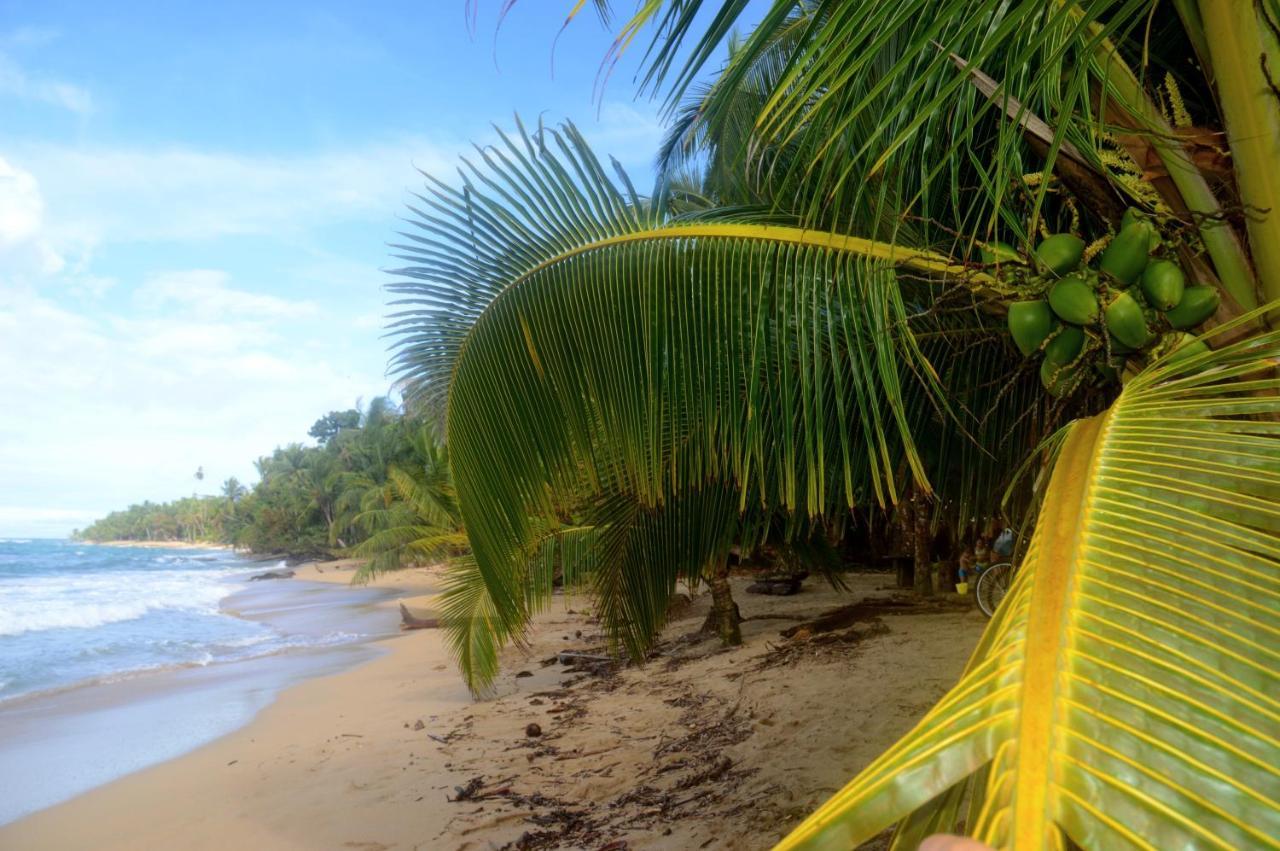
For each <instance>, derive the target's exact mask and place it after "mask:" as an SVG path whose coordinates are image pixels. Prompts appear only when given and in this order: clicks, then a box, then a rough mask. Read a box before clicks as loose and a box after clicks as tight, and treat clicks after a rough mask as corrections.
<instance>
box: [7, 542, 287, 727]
mask: <svg viewBox="0 0 1280 851" xmlns="http://www.w3.org/2000/svg"><path fill="white" fill-rule="evenodd" d="M253 567H255V565H252V564H248V563H247V562H245V561H244V560H243V559H240V558H237V557H236V556H235V555H234V554H233V553H231V552H228V551H219V550H188V549H144V548H132V547H105V546H94V545H90V544H80V543H76V542H73V541H48V540H25V539H0V701H5V700H8V699H12V698H14V697H17V696H19V695H23V694H30V693H32V692H37V691H45V690H48V689H56V688H60V687H65V686H69V685H73V684H77V683H83V682H85V681H88V680H104V679H111V678H114V677H119V676H124V675H128V674H132V673H137V672H140V671H146V670H154V669H158V668H166V667H178V666H184V665H207V664H210V663H212V662H218V661H228V660H232V659H238V658H247V657H250V656H256V655H262V654H264V653H272V652H275V651H277V650H279V649H281V648H282V647H283V646H286V645H288V644H290V643H291V642H296V641H297V639H296V638H295V637H292V636H288V635H285V634H283V633H282V632H280V631H279V630H276V629H273V628H272V627H270V626H268V625H266V624H262V623H256V622H253V621H249V620H244V619H241V618H238V617H233V616H232V615H230V614H228V613H226V612H224V611H222V610H221V609H220V607H219V604H220V603H221V601H222V600H223V599H224V598H226V597H228V596H230V595H231V594H232V593H233V592H235V591H237V590H239V588H240V587H241V582H242V581H243V578H244V577H245V574H246V571H249V570H250V569H252V568H253Z"/></svg>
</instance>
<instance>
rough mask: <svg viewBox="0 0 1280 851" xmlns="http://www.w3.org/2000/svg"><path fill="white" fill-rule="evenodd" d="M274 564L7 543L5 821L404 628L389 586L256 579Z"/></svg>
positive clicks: (1, 781)
mask: <svg viewBox="0 0 1280 851" xmlns="http://www.w3.org/2000/svg"><path fill="white" fill-rule="evenodd" d="M276 567H278V565H277V564H274V563H271V562H266V563H262V562H251V561H248V560H245V559H243V558H240V557H238V556H236V555H235V554H233V553H230V552H227V551H220V550H188V549H142V548H122V547H103V546H93V545H88V544H78V543H75V542H71V541H42V540H14V539H8V540H0V824H4V823H6V822H9V821H12V820H14V819H17V818H20V817H22V816H23V815H25V814H27V813H30V812H34V811H36V810H38V809H42V808H44V807H48V806H51V805H52V804H55V803H58V802H59V801H63V800H66V799H67V798H70V797H72V796H74V795H76V794H79V793H80V792H83V791H86V790H88V789H92V788H93V787H94V786H98V785H101V784H103V783H106V782H109V781H110V780H113V779H115V778H117V777H121V776H123V775H125V774H128V773H130V772H133V771H137V770H139V769H142V768H145V767H147V766H149V765H154V764H156V763H157V762H161V761H164V760H167V759H172V758H173V757H176V756H179V755H181V754H182V753H185V752H187V751H189V750H191V749H193V748H195V747H198V746H199V745H201V744H204V743H205V742H208V741H211V740H212V739H215V738H217V737H219V736H222V735H225V734H227V733H229V732H231V731H233V730H235V729H236V728H238V727H240V726H242V725H244V724H246V723H248V721H249V720H251V719H252V718H253V716H254V715H255V714H256V713H257V712H258V711H259V710H261V709H262V708H263V707H265V706H266V705H267V704H268V703H270V702H271V701H272V700H273V699H274V697H275V695H276V694H277V693H278V692H279V690H280V689H282V688H284V687H286V686H288V685H290V684H292V683H295V682H298V681H300V680H303V679H306V678H309V677H314V676H322V675H325V674H329V673H333V672H336V671H340V670H343V669H345V668H348V667H351V666H352V665H356V664H359V663H360V662H363V661H366V660H368V659H369V658H371V657H372V656H373V655H374V654H375V651H374V650H373V649H372V648H371V647H369V646H367V645H366V644H365V642H368V641H370V640H372V639H375V638H380V637H384V636H387V635H390V634H393V633H395V632H396V631H397V621H398V617H397V616H396V614H395V613H394V611H389V610H387V609H384V608H382V607H379V606H377V605H376V604H377V603H379V602H380V601H383V600H385V599H387V597H388V596H389V594H388V593H387V592H385V591H378V590H371V589H361V588H354V589H353V588H349V587H346V586H343V585H330V584H322V583H317V582H303V581H300V580H297V579H288V580H272V581H268V582H249V581H248V578H249V577H250V576H251V575H253V574H254V573H257V572H261V571H264V570H267V569H274V568H276ZM18 778H21V780H20V782H15V781H16V780H17V779H18Z"/></svg>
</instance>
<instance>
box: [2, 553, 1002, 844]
mask: <svg viewBox="0 0 1280 851" xmlns="http://www.w3.org/2000/svg"><path fill="white" fill-rule="evenodd" d="M297 570H298V574H297V577H298V578H301V579H306V580H312V581H321V582H330V583H348V582H349V580H350V576H351V570H352V568H351V567H350V565H349V564H348V565H345V566H344V564H343V563H342V562H338V563H333V562H330V563H323V564H319V565H316V564H308V565H303V566H300V567H299V568H297ZM438 579H439V574H438V573H437V572H435V571H433V570H431V569H422V568H417V569H410V570H408V571H404V572H401V573H398V574H390V575H388V576H385V577H380V578H379V580H377V581H375V582H374V583H372V587H375V588H378V587H381V588H388V589H394V590H395V591H396V592H397V593H398V595H399V596H397V597H395V598H389V599H387V600H385V601H383V602H381V603H379V604H376V605H379V606H384V607H387V608H389V609H393V608H396V607H398V605H399V604H400V603H401V602H404V603H405V604H406V605H407V606H408V607H409V608H410V610H411V611H412V612H413V613H414V614H415V615H430V614H433V613H434V612H433V611H432V603H433V601H434V599H435V594H436V593H437V591H438V588H439V581H438ZM282 581H289V580H282ZM747 581H748V580H745V579H741V578H735V579H734V580H733V582H734V586H735V589H734V590H735V595H736V596H737V597H738V599H739V600H740V604H741V606H742V609H743V614H744V615H745V616H746V617H747V618H748V620H747V621H746V622H745V623H744V624H743V633H744V639H745V644H744V645H743V646H742V647H740V648H733V649H728V650H721V649H720V648H719V647H718V646H717V645H716V643H715V642H714V641H711V642H707V641H701V640H698V639H697V638H696V637H690V633H692V632H694V631H695V630H696V629H697V626H698V624H699V623H700V622H701V618H702V617H703V616H704V615H705V611H706V607H707V604H708V603H707V600H706V597H705V595H698V596H697V597H696V598H695V599H693V600H692V602H691V603H689V604H687V605H686V606H685V607H684V609H683V611H682V612H679V613H678V614H677V615H676V616H675V618H674V621H673V623H672V624H671V625H670V626H669V627H668V629H667V630H666V631H665V632H664V641H663V642H662V644H661V645H660V647H659V649H658V652H657V655H656V657H655V658H654V659H653V660H651V661H650V662H649V663H648V664H647V665H646V666H644V667H643V668H635V667H622V668H620V669H617V670H613V669H612V666H604V667H603V668H601V667H596V668H592V667H590V666H588V667H587V668H581V667H565V666H562V665H560V664H558V663H557V653H558V652H560V651H562V650H577V651H579V652H587V651H591V650H594V649H596V648H597V647H598V646H599V642H600V641H601V640H602V637H601V636H600V635H599V629H598V624H596V623H594V621H593V620H592V619H591V618H590V617H589V616H588V615H587V614H585V613H584V612H582V611H581V610H580V607H581V606H582V603H583V601H581V600H579V599H578V598H572V599H570V600H567V601H566V600H558V601H557V602H555V603H553V605H552V607H551V609H550V611H548V612H546V613H544V614H543V615H540V616H539V617H538V618H536V619H535V623H534V625H533V627H532V629H531V631H530V634H529V645H528V652H527V653H523V652H521V651H519V650H517V649H514V648H507V649H506V650H505V651H504V652H503V656H502V662H503V668H502V674H501V675H500V676H499V678H498V681H497V682H496V683H495V688H494V690H493V694H492V695H491V696H489V697H487V698H486V699H485V700H482V701H473V700H472V698H471V696H470V694H469V693H468V692H467V690H466V688H465V687H464V685H463V683H462V680H461V678H460V677H459V675H458V673H457V671H456V670H455V668H454V666H453V663H452V661H451V660H450V657H449V653H448V650H447V646H446V644H445V640H444V638H445V637H444V636H443V635H442V634H441V633H440V632H439V631H438V630H434V629H424V630H416V631H410V632H405V633H403V634H401V635H398V636H395V637H394V639H390V638H389V639H383V640H379V641H376V642H373V643H372V644H371V645H367V646H372V647H376V648H378V649H379V650H380V653H379V655H377V657H376V658H373V659H371V660H370V661H366V662H363V663H361V664H359V665H356V666H355V667H351V668H348V669H346V670H343V671H340V672H337V673H332V674H328V675H324V676H320V677H316V678H312V679H307V680H305V681H303V682H301V683H298V684H296V685H292V686H290V687H288V688H286V689H284V690H283V691H281V692H280V693H279V694H278V695H277V696H276V699H275V700H274V701H273V702H272V703H271V704H270V705H268V706H266V707H265V708H264V709H262V710H261V711H260V712H258V714H257V715H256V716H255V717H254V718H253V720H252V721H250V722H249V723H248V724H247V725H246V726H243V727H241V728H239V729H238V730H236V731H234V732H232V733H230V734H228V735H225V736H222V737H220V738H218V739H215V740H214V741H212V742H210V743H208V744H206V745H203V746H202V747H200V748H198V749H196V750H194V751H191V752H189V753H187V754H185V755H183V756H181V757H178V758H176V759H172V760H169V761H167V762H163V763H160V764H158V765H155V766H152V767H150V768H146V769H144V770H142V771H139V772H136V773H133V774H129V775H127V776H125V777H122V778H120V779H118V780H115V781H113V782H111V783H108V784H107V785H105V786H101V787H98V788H97V789H93V790H91V791H89V792H87V793H85V794H82V795H80V796H78V797H76V798H73V799H71V800H70V801H67V802H64V803H62V804H59V805H56V806H54V807H52V808H49V809H45V810H41V811H39V812H36V813H33V814H32V815H29V816H27V817H25V818H23V819H20V820H19V821H16V822H13V823H11V824H9V825H5V826H3V827H0V846H4V847H10V846H12V847H22V848H28V849H41V848H49V849H53V848H61V849H65V848H81V847H84V848H88V847H93V848H96V849H98V848H122V849H123V848H136V847H165V846H181V847H185V848H221V847H253V848H260V849H296V848H343V847H349V848H369V849H373V848H380V849H392V848H395V849H402V848H404V849H407V848H415V847H416V848H460V849H486V848H496V847H500V846H504V845H506V844H508V843H514V842H516V841H520V840H522V838H523V841H524V842H525V844H526V845H527V846H528V847H538V848H559V847H584V846H585V847H599V846H601V845H604V844H606V843H607V842H610V841H614V840H622V841H625V842H626V843H627V846H626V847H628V848H629V849H644V848H653V849H658V848H686V847H689V848H696V847H699V846H701V845H703V844H704V843H710V844H708V845H707V847H713V846H714V847H734V848H748V849H750V848H766V847H769V846H771V845H772V844H773V843H774V842H775V841H776V840H777V839H778V838H780V837H781V835H782V834H784V833H785V832H786V830H787V829H788V828H789V827H790V826H792V825H793V824H795V823H797V822H798V821H799V819H800V818H802V817H803V816H804V815H805V814H806V813H807V812H809V811H810V810H811V809H812V808H813V807H814V806H816V805H817V804H818V803H820V802H821V801H822V800H825V798H826V797H828V796H829V795H830V794H831V793H832V792H834V791H836V789H838V788H839V787H840V786H841V785H843V783H844V782H845V781H847V780H848V779H849V778H850V777H852V776H853V774H854V773H855V772H856V771H857V770H858V769H859V768H861V767H862V766H863V765H865V764H866V763H868V762H869V761H870V760H871V759H873V758H874V757H875V756H876V755H878V754H879V753H880V751H881V750H883V748H884V747H886V746H888V745H889V744H891V743H892V741H893V740H894V739H896V738H897V737H898V736H899V735H901V734H902V733H904V732H906V731H907V730H908V729H910V727H911V726H912V725H913V724H914V722H915V720H916V719H917V718H918V717H919V716H920V715H922V714H923V713H924V712H925V711H927V709H928V707H929V706H930V705H932V703H933V702H934V701H935V700H936V699H937V698H938V697H939V696H940V695H941V694H942V693H943V692H944V691H945V690H946V689H947V688H948V687H950V685H951V684H952V683H953V682H954V681H955V679H956V678H957V677H958V675H959V673H960V671H961V670H962V668H963V666H964V664H965V662H966V660H967V657H968V654H969V652H970V650H971V648H972V646H973V645H974V643H975V642H976V640H977V637H978V635H979V634H980V632H981V630H982V628H983V626H984V625H985V623H986V621H985V618H983V617H982V616H981V615H980V614H976V613H975V612H974V611H972V610H968V609H961V608H959V607H956V606H955V605H954V604H951V603H946V602H943V603H937V604H930V606H929V607H919V608H918V609H915V610H912V609H906V608H903V607H902V606H901V605H900V604H895V605H892V606H885V607H882V608H881V607H877V606H876V605H874V600H876V599H880V598H888V597H889V596H891V594H892V589H887V588H885V587H884V586H885V583H886V582H888V581H889V580H888V579H886V577H884V576H883V575H877V574H855V575H852V576H851V577H850V583H851V587H852V593H849V594H839V593H837V592H834V591H832V590H831V589H829V588H827V587H825V586H821V585H818V584H814V583H810V584H809V585H807V586H806V588H805V590H804V592H803V593H801V594H799V595H796V596H794V597H782V598H779V597H764V598H762V597H760V596H753V595H747V594H744V593H743V591H744V589H745V585H746V584H747ZM863 597H870V598H872V601H873V602H872V606H871V609H870V610H868V611H869V614H868V615H867V616H866V617H862V616H859V617H858V618H856V619H855V621H856V622H854V623H852V624H849V625H847V626H846V627H844V628H842V629H841V630H840V631H838V632H834V633H826V634H823V635H812V636H811V635H809V634H808V632H807V629H808V628H807V627H806V628H805V629H802V630H801V631H800V632H799V633H796V634H794V635H793V637H791V638H783V637H781V636H780V632H781V631H783V630H784V629H785V628H786V627H789V626H794V625H796V624H803V623H807V622H810V621H812V619H813V618H814V617H815V616H816V615H818V614H820V613H822V612H824V611H828V610H830V609H831V608H832V607H833V606H841V605H846V606H847V605H848V604H850V603H854V602H857V601H858V600H861V599H863ZM530 724H536V725H537V726H538V728H539V729H538V730H537V732H538V733H539V735H536V736H535V735H527V733H526V727H528V726H529V725H530ZM140 814H145V815H140Z"/></svg>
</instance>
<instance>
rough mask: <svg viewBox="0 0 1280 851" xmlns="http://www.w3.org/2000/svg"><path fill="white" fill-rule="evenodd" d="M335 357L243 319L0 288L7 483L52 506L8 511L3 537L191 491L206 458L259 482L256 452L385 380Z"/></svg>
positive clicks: (0, 430) (1, 447)
mask: <svg viewBox="0 0 1280 851" xmlns="http://www.w3.org/2000/svg"><path fill="white" fill-rule="evenodd" d="M332 357H333V354H332V352H326V351H323V350H322V351H320V352H318V353H317V352H315V351H312V350H309V349H308V348H307V347H305V346H303V345H299V344H296V343H293V342H291V341H288V340H285V339H284V338H282V337H281V336H280V335H279V334H275V333H272V331H271V329H270V327H269V326H267V325H264V324H263V323H262V322H260V321H259V320H258V319H255V318H246V317H244V316H241V315H224V316H221V317H210V318H203V319H195V318H189V319H183V318H181V317H178V318H174V317H173V316H170V315H163V314H158V315H155V316H152V317H148V318H142V319H139V318H136V317H126V316H120V315H112V314H109V313H103V312H102V311H100V310H92V311H89V310H86V311H84V312H80V311H79V309H78V308H77V309H68V308H66V307H62V306H59V305H58V304H56V303H55V302H53V301H52V300H51V299H49V298H47V297H45V296H42V295H41V294H39V293H38V292H36V291H35V290H33V289H31V288H27V287H0V398H3V399H4V400H5V409H4V413H3V414H0V481H2V482H4V483H5V489H6V491H7V492H8V493H9V494H10V496H9V498H8V500H7V501H8V502H10V503H14V502H16V501H17V500H16V499H15V498H14V495H15V494H18V495H21V497H22V502H24V503H25V504H26V505H29V506H44V507H43V508H39V509H30V510H29V511H31V512H36V513H34V514H27V515H24V514H22V513H21V511H18V510H17V509H7V510H6V509H0V535H5V536H12V535H34V534H65V533H66V532H68V531H69V530H70V529H71V528H72V527H73V526H78V525H83V524H84V522H85V521H86V520H88V519H91V518H93V517H96V516H101V515H102V514H104V513H106V512H107V511H109V510H112V509H115V508H120V507H123V506H125V505H127V504H129V503H130V502H136V501H141V500H143V499H168V498H173V497H175V496H180V495H182V494H184V493H190V492H191V489H192V488H193V487H194V486H195V485H194V483H193V481H192V479H191V474H192V472H194V470H195V468H196V467H197V466H201V465H203V466H204V468H205V470H206V472H207V473H208V474H209V478H210V481H213V482H215V483H216V482H217V481H221V480H222V479H225V478H226V477H228V476H232V475H234V476H237V477H239V478H240V479H242V480H252V479H253V478H254V473H253V465H252V461H253V459H254V458H256V457H258V456H259V455H262V454H266V453H269V452H270V450H271V448H272V447H274V446H276V445H279V444H281V443H285V442H288V441H289V440H301V439H304V436H305V434H306V430H307V427H308V426H309V425H310V424H311V422H312V421H314V420H315V419H316V418H317V417H319V416H320V415H321V414H322V413H323V412H325V411H328V410H333V409H340V408H346V407H349V406H350V405H351V404H352V402H353V401H354V400H355V399H356V398H357V397H360V396H364V397H366V398H367V397H368V396H370V395H372V394H373V393H375V392H378V390H379V389H380V388H385V386H386V381H385V379H383V378H382V377H381V376H379V375H376V374H352V371H351V370H350V369H346V368H343V366H342V365H335V364H334V363H333V362H332V360H331V358H332ZM206 489H207V488H206ZM24 510H26V509H24ZM39 512H45V513H44V514H40V513H39ZM48 512H53V513H52V514H49V513H48ZM58 512H63V514H59V513H58ZM37 515H39V516H37Z"/></svg>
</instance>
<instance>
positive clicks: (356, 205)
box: [8, 139, 461, 253]
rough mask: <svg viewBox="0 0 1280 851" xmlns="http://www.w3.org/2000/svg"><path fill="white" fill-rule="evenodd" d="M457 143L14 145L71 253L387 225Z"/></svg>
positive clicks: (449, 160) (446, 162) (445, 164)
mask: <svg viewBox="0 0 1280 851" xmlns="http://www.w3.org/2000/svg"><path fill="white" fill-rule="evenodd" d="M460 147H461V146H460V145H457V146H455V145H439V144H433V143H432V142H429V141H426V140H421V139H406V140H400V141H395V142H386V143H379V144H371V145H367V146H365V147H362V148H360V149H356V150H349V151H337V152H319V153H313V154H307V155H299V156H291V157H274V156H252V155H242V154H229V153H222V152H210V151H199V150H192V149H186V148H163V149H155V150H147V149H140V148H110V147H75V146H67V145H48V144H41V145H30V144H25V145H24V144H13V145H10V146H9V151H8V156H9V157H10V158H11V160H13V161H14V162H16V163H18V164H20V166H21V167H22V168H23V169H25V170H27V171H29V172H30V173H32V174H34V175H36V176H37V177H38V178H39V181H40V187H41V190H42V191H43V193H44V196H45V199H46V203H47V206H48V209H49V213H50V220H51V223H50V225H49V230H50V233H51V238H52V239H53V240H54V242H55V244H56V245H58V246H59V247H62V248H64V250H65V251H67V252H68V253H75V252H77V251H79V252H84V251H86V250H91V249H92V248H94V247H95V246H97V245H100V244H105V243H111V242H146V241H180V242H193V241H196V242H198V241H209V240H213V239H216V238H219V237H224V236H245V235H269V236H272V237H274V238H289V237H297V236H299V235H302V234H305V233H306V232H308V231H309V230H311V229H312V228H315V227H317V226H322V225H327V224H333V223H341V222H348V221H353V220H370V219H383V220H385V221H387V222H388V223H390V222H391V220H392V216H394V215H395V213H396V212H397V210H399V209H400V207H401V204H402V202H403V200H404V190H405V188H406V187H409V186H413V185H417V184H418V183H419V179H418V175H417V173H416V172H415V171H414V165H418V166H419V167H422V168H424V169H426V170H428V171H432V172H434V173H436V174H445V173H452V171H453V167H454V163H455V162H456V157H455V154H454V151H455V150H457V149H459V148H460Z"/></svg>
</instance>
